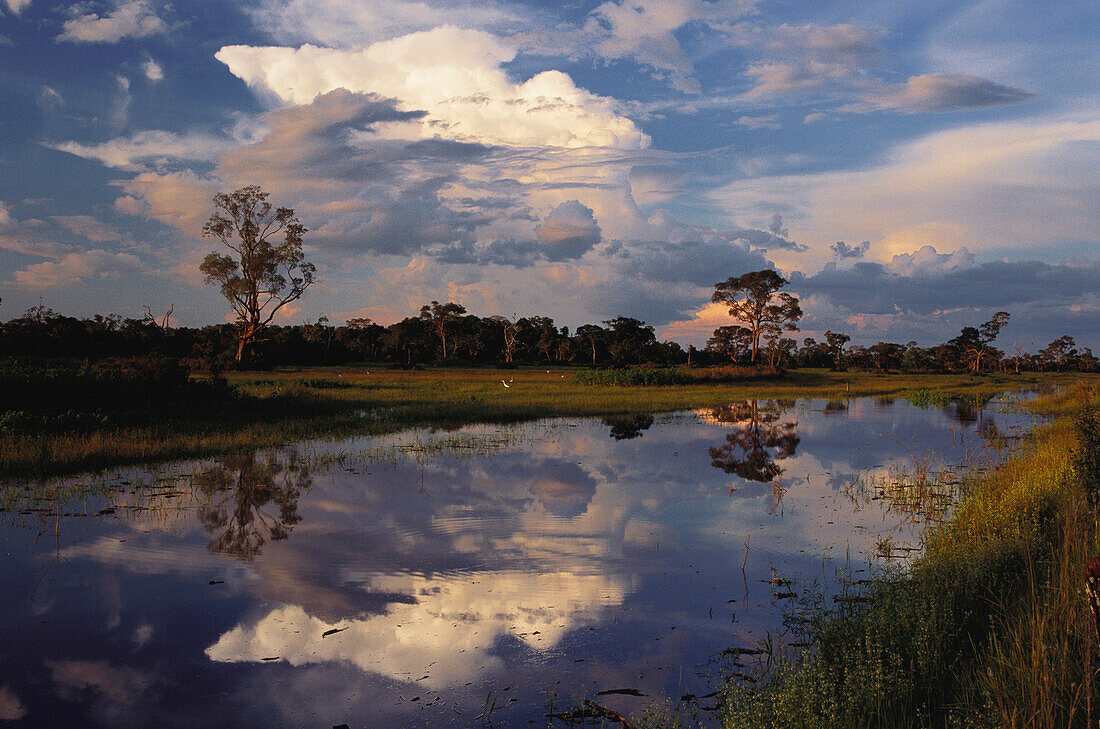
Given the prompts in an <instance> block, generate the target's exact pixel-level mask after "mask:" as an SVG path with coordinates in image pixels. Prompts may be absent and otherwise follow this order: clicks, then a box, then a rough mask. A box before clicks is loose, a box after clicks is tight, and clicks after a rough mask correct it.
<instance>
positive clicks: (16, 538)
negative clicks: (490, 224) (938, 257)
mask: <svg viewBox="0 0 1100 729" xmlns="http://www.w3.org/2000/svg"><path fill="white" fill-rule="evenodd" d="M1031 422H1032V421H1031V418H1030V416H1027V415H1026V414H1024V413H1022V412H1020V410H1019V409H1018V408H1016V407H1013V405H1012V403H1011V402H1008V401H1002V400H994V401H992V402H990V403H987V404H985V405H984V406H981V407H963V406H960V405H949V406H947V407H945V408H943V409H930V410H921V409H918V408H915V407H913V406H911V405H908V404H906V403H905V402H904V401H900V400H899V401H893V400H873V399H862V400H851V401H834V402H825V401H813V400H810V401H801V400H800V401H797V402H794V401H787V402H775V401H760V402H755V403H751V402H749V403H731V404H730V405H729V406H728V407H724V408H719V409H716V410H704V411H698V412H695V413H680V414H675V415H663V416H661V415H659V416H655V417H651V416H640V417H632V418H631V417H625V418H610V419H605V420H601V419H564V420H546V421H540V422H537V423H528V424H521V425H516V426H474V427H468V428H463V429H461V430H458V431H452V432H434V433H433V432H427V431H416V432H406V433H401V434H397V435H392V436H388V437H383V438H377V439H359V440H352V441H347V442H342V443H304V444H300V445H299V446H297V447H296V448H288V449H283V450H279V451H276V452H259V453H254V454H249V455H234V456H227V457H224V458H220V459H208V460H204V461H193V462H187V463H180V464H172V465H170V466H163V467H158V468H155V469H131V470H127V471H125V472H121V473H117V474H113V475H111V476H109V477H107V480H108V481H109V482H110V483H111V484H112V485H113V486H114V488H113V490H111V491H109V492H107V493H102V492H99V495H95V491H94V489H92V493H84V494H83V495H81V494H79V493H78V495H69V496H66V495H65V493H71V491H72V490H73V489H72V487H74V486H77V485H80V486H92V485H94V482H95V479H93V478H91V477H88V478H84V479H83V480H82V479H75V481H72V482H69V483H56V484H52V485H51V486H50V489H49V490H50V491H51V493H52V494H53V495H52V496H51V495H47V496H45V497H41V498H37V499H35V498H31V497H30V496H29V493H30V492H29V491H28V490H26V489H25V488H23V487H21V486H20V487H14V488H13V487H8V488H7V490H6V497H5V500H4V502H3V505H4V507H5V511H4V512H3V513H0V720H15V721H14V723H12V724H11V725H12V726H50V727H97V726H103V727H174V726H205V725H210V724H212V723H217V724H219V725H223V726H262V727H265V728H268V727H304V726H313V727H334V726H339V725H342V724H346V725H348V726H350V727H406V726H407V727H438V726H457V727H464V726H494V727H526V726H548V725H554V726H566V725H565V724H564V723H562V722H561V721H559V720H557V719H554V718H552V717H548V714H554V713H560V712H566V711H569V710H571V709H575V708H576V707H577V706H578V704H579V702H580V701H581V700H583V699H589V700H593V701H595V702H597V703H598V704H600V705H601V706H605V707H608V708H611V709H614V710H616V711H621V712H624V713H626V712H642V711H645V709H646V707H647V706H649V707H653V706H657V707H663V708H664V709H665V710H668V709H669V708H670V707H672V708H677V707H678V710H681V711H683V712H685V714H687V715H691V714H692V713H694V715H696V716H698V717H699V718H700V720H701V721H703V722H704V723H705V722H707V721H708V717H712V716H713V711H708V710H711V709H713V706H714V702H715V699H714V698H713V697H710V696H708V694H710V693H711V692H713V691H714V688H715V681H716V674H717V672H718V670H719V667H720V666H721V667H724V669H726V670H729V669H731V667H732V668H736V667H734V666H733V665H732V664H733V661H734V660H736V658H737V652H736V651H733V652H732V654H731V652H730V651H729V650H727V649H730V648H734V649H736V648H754V647H756V646H758V645H759V644H760V643H761V641H762V640H764V639H766V638H767V639H770V640H771V641H772V642H773V644H788V645H789V644H790V643H797V641H798V640H799V638H800V635H799V633H798V631H797V624H798V621H797V618H798V616H799V614H800V611H801V610H804V609H805V608H806V605H808V604H810V603H812V602H813V601H815V600H816V601H818V602H820V603H823V604H836V603H835V602H834V600H833V598H834V597H836V596H841V597H842V598H843V597H851V596H856V597H858V594H859V591H860V589H861V587H860V581H861V580H864V581H865V580H866V579H868V578H870V577H871V576H872V575H873V574H874V572H875V570H876V569H879V568H881V565H883V564H895V565H898V564H902V565H903V564H904V562H905V560H906V559H907V558H909V557H910V556H911V555H913V554H915V553H916V552H915V551H914V548H916V547H918V546H919V535H920V531H921V529H922V528H923V526H924V524H925V523H926V522H927V520H928V519H934V518H938V517H940V516H942V512H943V509H944V507H945V506H946V503H947V498H948V497H949V496H950V493H949V492H950V491H951V490H952V486H951V482H952V480H953V475H952V474H953V471H952V470H951V467H952V466H953V465H954V464H963V465H968V466H977V465H980V464H983V463H989V462H990V461H991V460H995V459H996V458H998V457H1000V455H1001V454H1003V452H1004V444H1005V443H1007V444H1009V445H1008V447H1009V448H1011V447H1012V445H1011V444H1012V443H1014V442H1015V441H1014V437H1015V436H1017V435H1019V433H1021V432H1023V431H1024V430H1026V429H1027V428H1029V427H1030V425H1031ZM903 471H904V473H905V478H907V479H909V482H913V481H920V480H921V478H922V477H927V478H928V479H931V478H932V477H933V476H936V477H938V478H939V480H940V481H941V482H943V481H946V483H947V485H946V486H939V487H937V489H938V490H937V489H931V490H928V489H914V488H909V489H906V488H900V487H899V486H898V482H899V479H901V478H902V472H903ZM98 478H99V479H100V480H102V479H103V478H104V477H98ZM41 491H42V489H39V493H41ZM77 491H78V492H79V491H80V490H79V489H77ZM85 491H88V489H85ZM914 494H916V495H918V496H920V498H914ZM876 554H878V555H879V556H877V557H876V556H875V555H876ZM876 564H877V565H879V566H880V567H878V568H876V567H875V566H874V565H876ZM723 651H726V652H725V654H723ZM743 670H745V671H748V670H751V666H746V667H745V668H744V669H743ZM601 692H610V693H601ZM687 695H692V696H695V697H698V698H696V699H690V698H688V699H686V700H683V701H682V700H681V698H682V697H686V696H687ZM655 702H656V703H655Z"/></svg>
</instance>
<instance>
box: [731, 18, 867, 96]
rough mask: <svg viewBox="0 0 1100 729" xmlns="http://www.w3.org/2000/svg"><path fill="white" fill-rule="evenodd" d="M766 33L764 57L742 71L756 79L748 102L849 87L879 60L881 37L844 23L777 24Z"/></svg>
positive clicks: (749, 92) (749, 93) (748, 93)
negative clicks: (841, 86) (830, 87)
mask: <svg viewBox="0 0 1100 729" xmlns="http://www.w3.org/2000/svg"><path fill="white" fill-rule="evenodd" d="M765 35H767V36H768V37H769V40H768V41H767V43H766V44H765V46H766V47H765V49H764V53H765V54H766V56H765V58H763V59H762V60H760V61H758V62H756V63H753V64H750V65H749V66H748V68H747V69H746V73H747V74H748V75H749V76H751V77H752V78H753V79H755V84H754V86H753V88H752V89H750V90H749V91H748V92H747V93H746V94H745V96H746V97H747V98H750V99H759V98H765V97H770V96H779V95H786V94H793V93H801V92H806V91H810V90H815V89H822V88H825V87H829V86H830V85H835V84H837V83H842V82H843V83H852V82H854V81H856V80H857V79H858V77H859V75H860V73H861V72H862V71H864V70H866V69H867V68H869V67H870V66H872V65H873V64H874V63H875V62H876V61H877V58H878V56H879V50H878V45H877V41H878V37H879V36H880V35H881V34H880V33H877V32H875V31H872V30H870V29H867V28H862V27H860V26H856V25H851V24H846V23H845V24H840V25H831V26H822V25H802V26H790V25H781V26H779V27H778V28H774V29H772V30H771V31H769V32H768V33H766V34H765ZM753 40H755V39H753Z"/></svg>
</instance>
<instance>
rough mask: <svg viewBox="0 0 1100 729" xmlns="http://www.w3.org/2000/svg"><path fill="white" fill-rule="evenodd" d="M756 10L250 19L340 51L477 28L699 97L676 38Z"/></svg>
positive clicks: (313, 12)
mask: <svg viewBox="0 0 1100 729" xmlns="http://www.w3.org/2000/svg"><path fill="white" fill-rule="evenodd" d="M755 6H756V0H718V1H716V2H715V1H712V0H611V1H609V2H603V3H601V4H599V5H597V6H596V7H595V8H593V9H592V11H591V12H590V13H589V14H588V15H587V16H585V17H584V18H583V19H582V20H581V21H580V22H579V23H573V22H571V21H564V22H563V20H562V17H561V15H560V14H559V13H556V12H554V9H552V7H538V6H537V5H530V4H528V5H518V4H511V3H505V2H499V1H496V2H494V1H490V0H485V1H482V2H470V1H469V0H421V1H419V2H399V1H397V0H378V1H376V2H372V3H361V2H353V1H352V0H317V1H316V2H310V1H307V0H269V1H268V2H264V3H261V4H259V5H258V6H257V7H256V9H255V10H254V11H253V16H254V19H255V22H256V23H257V24H258V25H259V26H260V27H262V28H265V29H267V30H268V31H269V32H270V33H272V35H273V36H274V37H276V38H277V39H279V40H280V41H282V42H286V43H288V44H293V45H300V44H302V43H310V42H312V43H319V44H322V45H325V46H329V47H337V48H355V47H359V46H361V45H362V44H364V43H372V42H378V41H383V40H388V39H390V38H395V37H397V36H402V35H408V34H410V33H414V32H419V31H427V30H431V29H434V28H437V27H439V26H442V25H454V26H457V27H462V28H479V29H482V30H486V31H489V32H491V33H493V34H494V35H496V36H498V37H502V38H508V39H509V41H510V42H511V43H513V44H514V45H516V46H517V47H518V48H520V49H522V50H524V51H526V52H529V53H532V54H535V55H563V54H564V55H568V56H570V57H572V58H574V59H579V58H592V57H594V58H597V59H602V60H604V61H612V60H622V59H626V60H630V61H632V62H634V63H637V64H640V65H642V66H644V67H646V68H648V69H650V70H651V71H653V72H655V73H654V75H655V77H656V78H658V79H659V80H662V81H665V82H667V83H668V84H669V85H670V86H672V87H673V88H675V89H678V90H680V91H683V92H686V93H693V94H694V93H698V92H699V82H698V81H697V80H696V79H695V78H694V77H693V70H694V69H693V67H692V61H691V59H690V58H689V55H688V53H687V51H686V50H685V48H684V47H683V45H682V43H681V42H680V40H679V38H678V37H677V34H678V33H680V32H682V31H683V30H684V29H687V28H693V29H694V28H703V27H709V28H711V29H714V30H718V31H719V32H722V31H724V30H725V28H726V27H727V26H729V25H730V24H732V23H733V22H735V21H736V20H737V19H739V18H742V17H744V16H746V15H748V14H750V13H751V12H753V10H754V8H755Z"/></svg>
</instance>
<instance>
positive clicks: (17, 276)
mask: <svg viewBox="0 0 1100 729" xmlns="http://www.w3.org/2000/svg"><path fill="white" fill-rule="evenodd" d="M146 272H147V271H146V269H145V267H144V266H143V265H142V263H141V261H140V260H139V259H138V258H137V256H134V255H132V254H130V253H111V252H108V251H105V250H102V249H95V250H90V251H81V252H74V253H69V254H67V255H65V256H64V257H63V258H61V259H59V260H57V261H44V262H42V263H35V264H32V265H30V266H27V267H26V268H24V269H21V270H18V271H14V272H13V273H12V283H13V284H14V285H15V286H16V287H18V288H21V289H26V290H31V291H41V290H45V289H56V288H60V287H64V286H75V285H77V284H81V283H91V284H99V285H101V284H102V283H103V282H104V281H107V280H119V279H121V278H122V277H123V276H129V275H133V274H137V273H146Z"/></svg>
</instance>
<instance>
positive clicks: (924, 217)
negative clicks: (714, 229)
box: [711, 114, 1100, 270]
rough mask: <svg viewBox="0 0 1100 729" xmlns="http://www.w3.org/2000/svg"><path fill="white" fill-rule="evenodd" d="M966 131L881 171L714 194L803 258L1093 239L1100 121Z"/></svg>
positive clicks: (891, 159) (906, 149) (1099, 223)
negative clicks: (861, 246) (806, 246)
mask: <svg viewBox="0 0 1100 729" xmlns="http://www.w3.org/2000/svg"><path fill="white" fill-rule="evenodd" d="M1095 118H1096V116H1095V114H1091V115H1089V116H1087V117H1084V116H1083V117H1082V118H1081V120H1079V121H1076V120H1066V121H1062V122H1055V123H1043V122H1004V123H994V124H981V125H974V126H969V127H962V128H959V129H953V130H950V131H945V132H938V133H934V134H930V135H927V136H925V137H923V138H921V139H918V140H916V141H914V142H909V143H906V144H902V145H900V146H899V147H897V148H896V149H895V150H894V151H893V153H892V154H890V155H888V157H887V161H886V162H885V163H883V164H881V165H879V166H876V167H873V168H869V169H863V170H851V171H840V172H826V173H821V174H807V175H788V176H776V177H766V178H756V179H750V180H745V181H738V182H735V183H732V184H730V185H727V186H725V187H723V188H720V189H718V190H716V191H715V192H713V193H711V196H712V198H713V199H714V201H715V202H716V203H717V204H718V205H719V206H721V207H722V208H724V209H726V210H729V211H730V212H731V213H732V214H735V215H740V216H741V217H743V218H747V219H755V218H760V217H764V216H765V215H767V214H768V213H769V211H770V210H774V209H776V208H779V209H784V210H787V211H788V212H786V213H785V214H784V217H785V218H786V219H787V223H788V225H789V226H790V227H791V228H792V229H793V233H794V235H795V236H796V237H797V238H798V239H799V240H801V241H804V242H809V243H813V244H815V245H814V246H813V248H812V249H811V253H810V254H809V255H808V256H801V257H800V258H799V259H793V258H790V259H782V261H781V262H782V264H783V265H784V267H785V268H786V270H792V269H793V268H801V269H802V270H808V269H807V267H810V268H812V267H813V265H814V264H815V263H818V264H823V263H825V262H826V261H827V260H829V259H830V258H831V251H829V249H828V244H830V243H832V242H834V241H835V240H837V239H838V238H842V239H845V240H859V241H862V240H868V241H871V243H872V244H873V247H872V249H871V252H872V253H874V254H875V255H876V257H877V258H878V259H879V260H881V261H889V260H891V259H892V257H893V256H895V255H898V254H907V253H911V252H913V251H916V250H918V249H920V248H921V247H922V246H926V245H931V246H934V247H936V248H938V249H940V250H943V249H947V250H955V249H959V248H962V247H966V248H968V249H969V250H970V251H972V252H975V253H979V252H982V251H996V250H998V249H1005V248H1010V249H1011V248H1025V247H1026V248H1035V247H1044V246H1050V245H1058V244H1062V243H1066V242H1073V241H1089V240H1096V231H1097V230H1100V210H1098V209H1097V207H1096V200H1098V199H1100V172H1098V170H1100V122H1097V121H1095Z"/></svg>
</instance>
